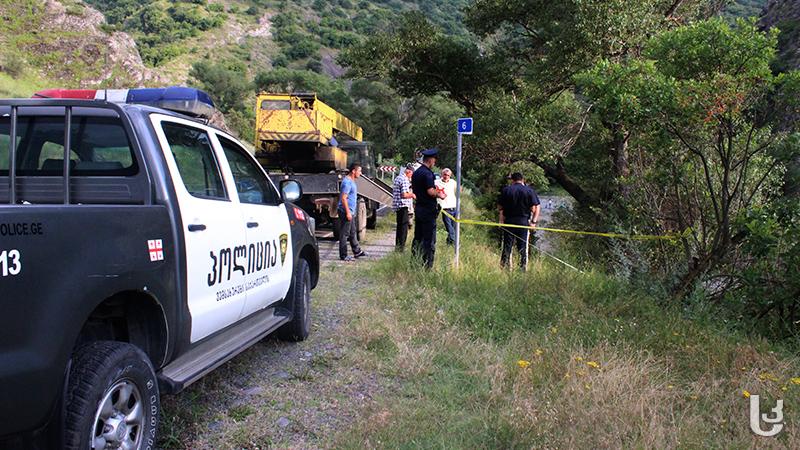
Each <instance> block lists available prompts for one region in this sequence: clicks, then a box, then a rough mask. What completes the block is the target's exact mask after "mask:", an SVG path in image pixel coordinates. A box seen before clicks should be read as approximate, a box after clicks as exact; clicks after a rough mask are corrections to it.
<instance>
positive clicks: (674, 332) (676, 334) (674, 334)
mask: <svg viewBox="0 0 800 450" xmlns="http://www.w3.org/2000/svg"><path fill="white" fill-rule="evenodd" d="M672 335H673V336H680V334H678V332H677V331H673V332H672Z"/></svg>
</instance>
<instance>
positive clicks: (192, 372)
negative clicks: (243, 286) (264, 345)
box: [158, 308, 289, 394]
mask: <svg viewBox="0 0 800 450" xmlns="http://www.w3.org/2000/svg"><path fill="white" fill-rule="evenodd" d="M281 312H282V311H276V309H275V308H267V309H265V310H263V311H261V312H258V313H255V314H254V315H253V316H251V317H250V318H248V319H245V320H244V321H243V322H240V323H238V324H236V325H234V326H232V327H231V328H229V329H227V330H225V331H223V332H222V333H220V334H219V335H217V336H214V337H212V338H210V339H208V340H207V341H205V342H203V343H202V344H200V345H198V346H197V347H195V348H193V349H191V350H189V351H188V352H187V353H185V354H183V355H181V356H180V357H178V358H177V359H176V360H175V361H172V362H171V363H169V364H167V365H166V366H165V367H164V368H163V369H161V372H160V373H159V374H158V384H159V389H160V390H161V391H162V393H165V394H175V393H178V392H180V391H181V390H183V389H184V388H185V387H187V386H189V385H190V384H192V383H194V382H195V381H197V380H198V379H200V378H201V377H202V376H203V375H205V374H207V373H209V372H211V371H212V370H214V369H216V368H217V367H219V366H221V365H222V364H224V363H225V362H227V361H229V360H230V359H232V358H233V357H234V356H236V355H238V354H239V353H241V352H243V351H244V350H247V349H248V348H249V347H250V346H251V345H253V344H255V343H256V342H258V341H259V340H261V339H262V338H264V337H265V336H267V335H268V334H270V333H272V332H273V331H275V330H277V329H278V327H280V326H281V325H283V324H284V323H286V322H288V321H289V317H288V316H287V315H282V314H280V313H281Z"/></svg>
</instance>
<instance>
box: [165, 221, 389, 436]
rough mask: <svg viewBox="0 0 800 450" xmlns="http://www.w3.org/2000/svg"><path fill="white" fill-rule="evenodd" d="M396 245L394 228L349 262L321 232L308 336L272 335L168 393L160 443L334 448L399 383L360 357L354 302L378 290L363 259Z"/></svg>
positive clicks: (375, 235)
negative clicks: (285, 338)
mask: <svg viewBox="0 0 800 450" xmlns="http://www.w3.org/2000/svg"><path fill="white" fill-rule="evenodd" d="M371 231H372V230H371ZM393 244H394V234H393V232H389V231H386V230H383V231H380V232H373V233H372V237H371V239H368V240H367V241H366V242H364V245H363V248H364V250H365V251H366V252H367V253H368V254H369V256H368V257H367V258H363V259H359V260H356V261H353V262H346V263H345V262H341V261H339V259H338V248H337V246H336V242H334V241H332V240H321V241H320V256H321V257H322V259H323V263H322V268H321V271H320V282H319V286H318V288H317V289H315V290H314V291H313V293H312V298H313V303H312V305H313V307H312V321H313V329H312V332H311V335H310V336H309V338H308V340H306V341H305V342H301V343H296V344H295V343H285V342H281V341H279V340H277V339H274V338H267V339H265V340H263V341H262V342H260V343H258V344H256V345H255V346H253V347H252V348H250V349H248V350H247V351H245V352H244V353H242V354H241V355H239V356H237V357H236V358H234V359H233V360H232V361H230V362H228V363H227V364H225V365H223V366H222V367H220V368H218V369H217V370H215V371H213V372H212V373H211V374H209V375H208V376H206V377H204V378H202V379H201V380H199V381H198V382H197V383H195V384H193V385H192V386H190V387H189V388H187V389H186V390H185V391H183V392H182V393H180V394H178V395H176V396H164V397H163V398H162V404H163V414H162V420H161V426H160V432H161V439H160V447H163V448H166V449H173V448H175V449H225V448H249V449H254V448H267V447H270V448H272V447H277V448H289V447H291V448H295V449H297V448H329V447H331V446H332V445H333V442H332V439H333V438H332V436H333V435H334V434H335V432H336V431H337V430H343V429H347V428H348V426H349V425H350V424H351V422H352V421H353V420H354V418H355V417H356V415H357V414H358V412H359V411H361V410H362V409H363V408H364V407H366V406H368V405H369V404H370V403H371V402H372V401H373V399H374V398H375V397H376V396H377V395H378V394H380V393H381V392H382V391H383V390H384V389H386V386H389V385H390V384H391V381H390V380H387V379H381V378H380V375H377V374H376V373H374V372H373V371H369V370H365V369H363V368H360V365H359V364H358V363H357V362H355V359H356V358H355V356H354V350H353V342H352V339H351V337H350V336H349V335H348V322H349V320H351V315H348V312H349V311H351V309H352V307H353V306H354V302H358V301H361V300H363V299H364V298H370V297H371V296H374V295H375V294H374V292H370V291H369V290H370V289H374V287H372V286H369V284H368V283H366V282H365V281H364V280H363V279H360V278H359V277H358V266H359V265H364V264H369V262H370V260H374V259H376V258H380V257H382V256H383V255H385V254H386V253H388V252H389V251H391V249H392V248H393Z"/></svg>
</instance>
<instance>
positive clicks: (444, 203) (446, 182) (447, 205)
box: [436, 169, 456, 245]
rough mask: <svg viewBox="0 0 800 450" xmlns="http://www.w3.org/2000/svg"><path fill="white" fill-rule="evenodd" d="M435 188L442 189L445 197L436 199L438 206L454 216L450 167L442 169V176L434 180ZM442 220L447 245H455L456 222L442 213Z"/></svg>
mask: <svg viewBox="0 0 800 450" xmlns="http://www.w3.org/2000/svg"><path fill="white" fill-rule="evenodd" d="M436 189H438V190H439V191H444V194H445V197H444V198H440V199H437V201H438V202H439V207H440V208H442V209H443V210H444V211H445V212H447V213H448V214H450V215H451V216H453V217H455V216H456V180H454V179H453V171H452V170H450V169H444V170H442V178H441V179H440V180H438V181H437V182H436ZM442 222H444V228H445V230H447V245H455V243H456V223H455V222H454V221H453V219H451V218H450V217H448V216H447V214H442Z"/></svg>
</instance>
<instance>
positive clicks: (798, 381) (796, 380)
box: [792, 377, 800, 384]
mask: <svg viewBox="0 0 800 450" xmlns="http://www.w3.org/2000/svg"><path fill="white" fill-rule="evenodd" d="M792 384H800V377H794V378H792Z"/></svg>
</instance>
